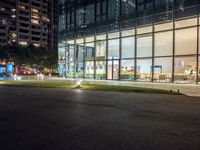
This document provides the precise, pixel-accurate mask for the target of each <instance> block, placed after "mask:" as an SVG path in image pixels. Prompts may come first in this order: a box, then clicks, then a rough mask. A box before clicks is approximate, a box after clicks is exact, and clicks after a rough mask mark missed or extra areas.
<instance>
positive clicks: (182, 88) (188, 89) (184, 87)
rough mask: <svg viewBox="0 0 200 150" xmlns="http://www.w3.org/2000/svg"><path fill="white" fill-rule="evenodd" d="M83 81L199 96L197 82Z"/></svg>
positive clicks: (62, 80)
mask: <svg viewBox="0 0 200 150" xmlns="http://www.w3.org/2000/svg"><path fill="white" fill-rule="evenodd" d="M48 80H54V81H61V82H64V81H71V80H73V79H65V78H51V79H48ZM83 83H89V84H101V85H122V86H134V87H147V88H156V89H165V90H173V91H178V90H179V92H180V93H183V94H185V95H188V96H195V97H200V85H197V84H178V83H150V82H130V81H129V82H128V81H112V80H88V79H83Z"/></svg>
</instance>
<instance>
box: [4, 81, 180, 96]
mask: <svg viewBox="0 0 200 150" xmlns="http://www.w3.org/2000/svg"><path fill="white" fill-rule="evenodd" d="M0 85H11V86H25V87H45V88H68V89H75V88H76V84H75V83H72V82H55V81H54V82H50V81H0ZM81 89H85V90H102V91H118V92H141V93H160V94H170V95H183V94H181V93H178V92H176V91H170V90H163V89H154V88H145V87H132V86H119V85H117V86H116V85H99V84H82V85H81Z"/></svg>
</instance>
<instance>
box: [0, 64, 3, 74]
mask: <svg viewBox="0 0 200 150" xmlns="http://www.w3.org/2000/svg"><path fill="white" fill-rule="evenodd" d="M0 74H3V66H1V65H0Z"/></svg>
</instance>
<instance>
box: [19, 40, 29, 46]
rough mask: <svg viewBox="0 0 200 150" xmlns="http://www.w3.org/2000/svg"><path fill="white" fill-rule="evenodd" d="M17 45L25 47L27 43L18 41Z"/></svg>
mask: <svg viewBox="0 0 200 150" xmlns="http://www.w3.org/2000/svg"><path fill="white" fill-rule="evenodd" d="M19 45H23V46H27V45H28V43H27V42H25V41H20V42H19Z"/></svg>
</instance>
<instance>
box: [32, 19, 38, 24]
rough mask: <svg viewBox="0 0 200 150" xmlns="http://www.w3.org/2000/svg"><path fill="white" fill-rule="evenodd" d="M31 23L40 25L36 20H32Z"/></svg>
mask: <svg viewBox="0 0 200 150" xmlns="http://www.w3.org/2000/svg"><path fill="white" fill-rule="evenodd" d="M31 22H32V23H34V24H39V21H38V20H35V19H31Z"/></svg>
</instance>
